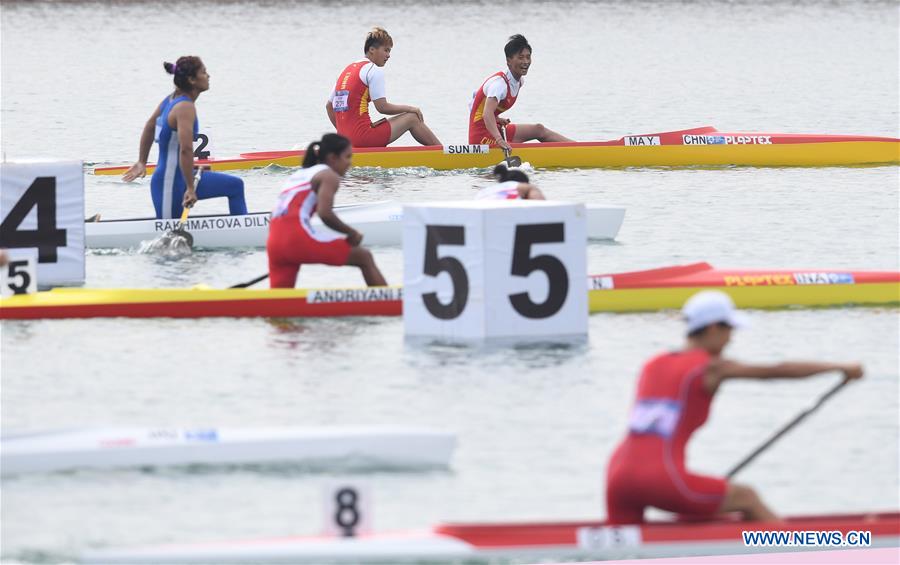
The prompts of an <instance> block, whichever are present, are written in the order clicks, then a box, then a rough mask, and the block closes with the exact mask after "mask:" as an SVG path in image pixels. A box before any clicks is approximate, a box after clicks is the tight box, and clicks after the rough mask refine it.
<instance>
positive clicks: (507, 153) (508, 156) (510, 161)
mask: <svg viewBox="0 0 900 565" xmlns="http://www.w3.org/2000/svg"><path fill="white" fill-rule="evenodd" d="M500 137H502V138H503V141H506V142H508V141H509V140H507V139H506V126H500ZM503 157H504V158H503V160H504V161H506V164H507V165H509V166H510V167H518V166H519V165H521V164H522V159H520V158H518V157H513V156H512V149H506V148H504V149H503Z"/></svg>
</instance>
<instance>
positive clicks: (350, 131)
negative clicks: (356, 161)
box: [331, 60, 372, 139]
mask: <svg viewBox="0 0 900 565" xmlns="http://www.w3.org/2000/svg"><path fill="white" fill-rule="evenodd" d="M369 63H370V61H367V60H366V61H358V62H356V63H351V64H349V65H347V68H346V69H344V71H343V72H342V73H341V75H340V76H339V77H338V79H337V83H335V85H334V100H332V103H331V104H332V107H333V108H334V118H335V122H337V131H338V133H339V134H341V135H343V136H345V137H349V138H350V139H354V138H355V137H357V136H358V135H360V134H365V133H366V132H368V131H369V130H370V129H371V127H372V120H371V119H370V118H369V102H370V100H369V87H368V85H366V84H364V83H363V81H361V80H360V78H359V70H360V69H361V68H362V67H364V66H366V65H368V64H369Z"/></svg>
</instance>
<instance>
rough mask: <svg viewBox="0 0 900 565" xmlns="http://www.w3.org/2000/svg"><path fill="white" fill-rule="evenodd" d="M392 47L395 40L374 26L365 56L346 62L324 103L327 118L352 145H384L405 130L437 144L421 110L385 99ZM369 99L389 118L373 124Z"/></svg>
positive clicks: (425, 140) (417, 139) (368, 37)
mask: <svg viewBox="0 0 900 565" xmlns="http://www.w3.org/2000/svg"><path fill="white" fill-rule="evenodd" d="M393 47H394V40H393V39H392V38H391V36H390V35H389V34H388V32H387V31H385V30H384V29H382V28H380V27H376V28H374V29H372V31H370V32H369V34H368V35H367V36H366V42H365V44H364V45H363V53H364V54H365V55H366V58H365V59H363V60H362V61H357V62H355V63H351V64H349V65H347V68H345V69H344V70H343V72H341V74H340V76H339V77H338V79H337V81H336V83H335V85H334V90H332V91H331V95H330V96H329V97H328V102H326V103H325V111H326V112H327V113H328V119H329V120H331V123H332V124H333V125H334V127H335V129H337V132H338V133H339V134H341V135H343V136H344V137H347V138H349V139H350V141H351V142H352V143H353V146H354V147H386V146H387V145H388V144H390V143H393V142H394V141H395V140H397V138H399V137H400V136H401V135H403V134H404V133H406V132H407V131H408V132H409V133H410V134H411V135H412V136H413V138H414V139H415V140H416V141H418V142H419V143H421V144H422V145H440V144H441V142H440V141H439V140H438V138H437V136H435V135H434V132H432V131H431V129H430V128H429V127H428V126H427V125H425V118H424V117H422V110H420V109H418V108H416V107H415V106H406V105H402V104H392V103H390V102H388V101H387V95H386V94H385V88H384V71H383V70H382V67H384V66H385V65H386V64H387V62H388V60H389V59H390V58H391V49H392V48H393ZM369 102H371V103H372V104H374V105H375V109H376V110H378V112H379V113H381V114H384V115H386V116H391V117H390V118H382V119H380V120H378V121H377V122H374V123H372V120H371V118H369Z"/></svg>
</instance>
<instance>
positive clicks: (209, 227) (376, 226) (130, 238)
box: [85, 200, 625, 249]
mask: <svg viewBox="0 0 900 565" xmlns="http://www.w3.org/2000/svg"><path fill="white" fill-rule="evenodd" d="M587 210H588V238H589V239H615V237H616V235H618V233H619V228H621V227H622V221H623V220H624V219H625V208H623V207H621V206H600V205H596V204H588V205H587ZM335 211H336V212H337V214H338V216H339V217H340V218H341V220H343V221H344V223H346V224H349V225H350V226H352V227H353V228H355V229H357V230H359V231H360V232H362V233H363V236H364V238H363V245H378V246H381V245H400V243H401V239H402V232H403V222H402V220H403V204H401V203H399V202H393V201H387V200H386V201H381V202H371V203H364V204H350V205H345V206H337V207H335ZM177 223H178V219H177V218H176V219H170V220H157V219H154V218H134V219H122V220H100V221H99V222H87V223H85V236H86V244H87V246H88V247H89V248H113V249H129V248H135V247H138V246H140V244H141V242H142V241H148V240H152V239H154V238H156V237H158V236H159V235H161V234H163V233H165V232H166V231H168V230H171V229H173V228H174V227H175V225H176V224H177ZM313 225H314V226H315V227H316V229H321V230H324V231H325V232H326V233H334V232H332V231H331V230H330V229H329V228H327V227H325V226H324V225H322V222H321V220H319V219H318V218H315V219H314V220H313ZM186 229H187V231H188V232H190V234H191V235H192V236H193V237H194V246H195V247H200V248H221V247H265V245H266V237H267V236H268V233H269V213H268V212H256V213H253V214H246V215H242V216H200V215H198V216H191V217H189V218H188V221H187V226H186Z"/></svg>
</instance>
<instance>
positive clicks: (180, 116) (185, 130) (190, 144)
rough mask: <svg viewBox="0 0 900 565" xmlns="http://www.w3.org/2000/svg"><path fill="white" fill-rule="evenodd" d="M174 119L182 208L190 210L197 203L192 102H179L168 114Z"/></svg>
mask: <svg viewBox="0 0 900 565" xmlns="http://www.w3.org/2000/svg"><path fill="white" fill-rule="evenodd" d="M169 116H170V118H169V119H171V118H172V117H173V116H174V118H175V124H174V126H173V127H175V128H176V129H177V130H178V131H177V133H178V165H179V166H180V167H181V176H182V177H184V200H183V201H182V206H184V207H185V208H190V207H191V206H193V205H194V203H195V202H197V187H195V186H194V120H195V119H196V118H197V111H196V110H195V109H194V104H193V103H192V102H179V103H178V104H176V105H175V107H174V108H172V111H171V112H169Z"/></svg>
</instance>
